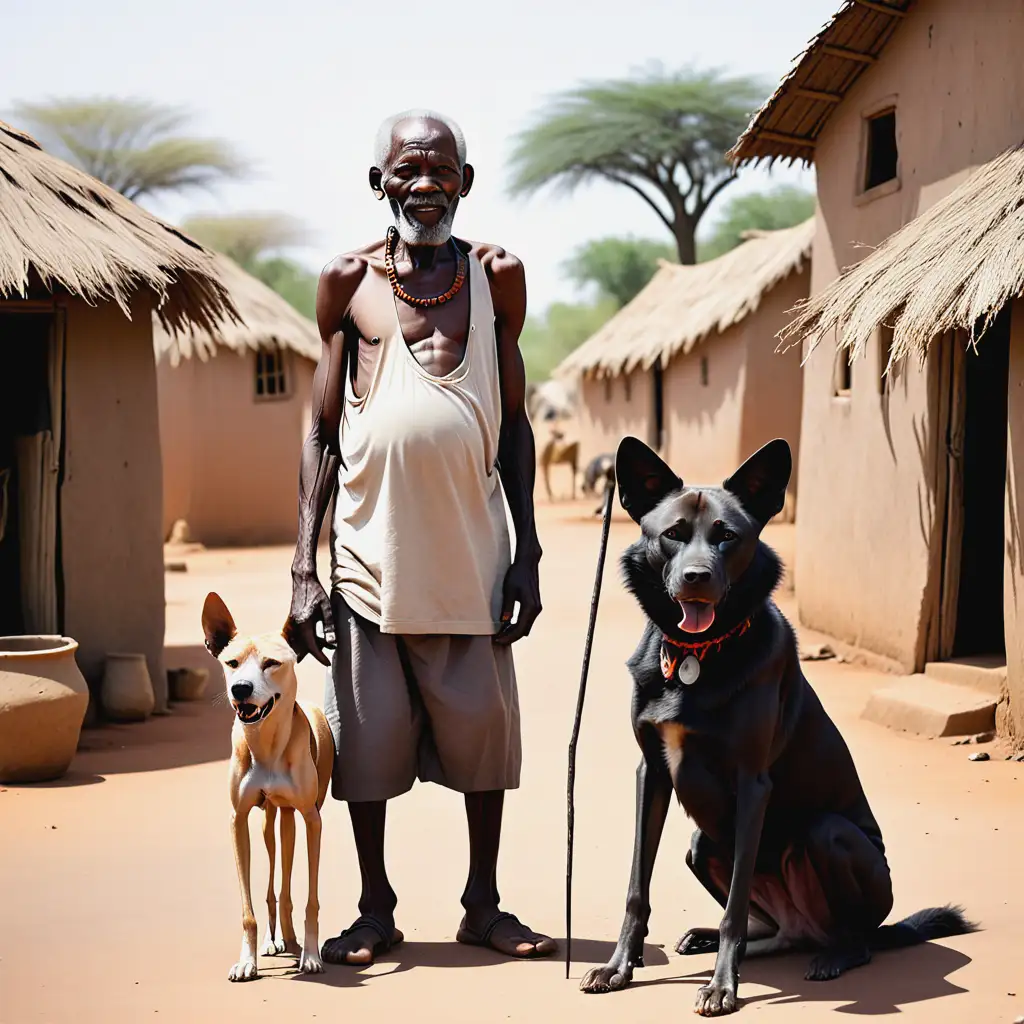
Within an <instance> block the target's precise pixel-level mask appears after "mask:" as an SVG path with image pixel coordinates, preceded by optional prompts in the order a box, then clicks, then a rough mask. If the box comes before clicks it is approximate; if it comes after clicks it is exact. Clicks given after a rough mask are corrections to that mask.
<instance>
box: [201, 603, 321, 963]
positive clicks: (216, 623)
mask: <svg viewBox="0 0 1024 1024" xmlns="http://www.w3.org/2000/svg"><path fill="white" fill-rule="evenodd" d="M203 632H204V633H205V635H206V648H207V650H208V651H209V652H210V653H211V654H212V655H213V656H214V657H215V658H216V659H217V660H218V661H219V662H220V664H221V666H222V668H223V669H224V680H225V686H226V687H227V696H228V700H229V702H230V704H231V707H232V708H233V709H234V712H235V721H234V724H233V725H232V728H231V745H232V751H231V765H230V772H229V782H228V791H229V794H230V796H231V808H232V816H231V836H232V841H233V844H234V849H235V865H236V866H237V868H238V883H239V886H240V888H241V890H242V952H241V954H240V955H239V958H238V962H237V963H235V964H234V965H233V966H232V967H231V970H230V971H229V972H228V979H229V980H230V981H251V980H252V979H253V978H255V977H256V976H257V966H256V917H255V915H254V914H253V909H252V894H251V892H250V887H249V824H248V819H249V812H250V811H251V810H252V809H253V808H254V807H262V808H263V839H264V841H265V842H266V846H267V856H268V857H269V858H270V884H269V887H268V889H267V910H268V911H269V921H268V923H267V934H266V938H265V939H264V942H263V945H262V946H261V947H260V954H261V955H262V956H274V955H275V954H277V953H284V952H286V951H289V952H292V951H296V949H297V943H296V937H295V929H294V926H293V925H292V897H291V885H292V878H291V875H292V858H293V856H294V853H295V812H296V811H298V812H299V814H301V815H302V817H303V820H304V821H305V823H306V853H307V863H308V869H309V896H308V901H307V903H306V919H305V928H304V932H303V939H302V947H301V950H299V965H298V966H299V970H300V971H301V972H302V973H303V974H319V973H320V972H322V971H323V969H324V965H323V961H322V960H321V959H320V946H319V935H318V931H319V906H320V904H319V901H318V894H317V888H318V886H317V882H318V877H319V869H320V808H321V807H322V806H323V802H324V797H325V796H326V795H327V787H328V784H329V783H330V781H331V769H332V768H333V766H334V739H333V738H332V736H331V730H330V728H329V727H328V725H327V719H326V718H325V717H324V713H323V711H321V710H320V708H318V707H314V706H312V705H301V706H300V705H299V704H298V703H297V702H296V699H295V697H296V690H297V686H298V684H297V681H296V677H295V652H294V651H293V650H292V647H291V645H290V642H289V633H290V626H289V625H286V626H285V628H284V630H283V631H282V632H280V633H266V634H263V635H260V636H244V635H239V633H238V631H237V630H236V628H235V622H234V619H232V617H231V613H230V612H229V611H228V609H227V606H226V605H225V604H224V602H223V601H222V600H221V598H220V597H219V596H218V595H217V594H209V595H208V596H207V598H206V603H205V604H204V606H203ZM278 811H280V812H281V891H280V896H279V897H278V898H277V899H275V897H274V853H275V850H274V847H275V844H274V823H275V820H276V818H277V813H278Z"/></svg>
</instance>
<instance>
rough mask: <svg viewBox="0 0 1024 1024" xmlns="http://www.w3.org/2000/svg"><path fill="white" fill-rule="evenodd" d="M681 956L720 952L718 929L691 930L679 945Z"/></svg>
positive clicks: (677, 950) (677, 949) (678, 950)
mask: <svg viewBox="0 0 1024 1024" xmlns="http://www.w3.org/2000/svg"><path fill="white" fill-rule="evenodd" d="M676 952H677V953H678V954H679V955H680V956H696V955H697V954H698V953H717V952H718V929H717V928H691V929H690V930H689V931H688V932H687V933H686V934H685V935H684V936H683V937H682V938H681V939H680V940H679V941H678V942H677V943H676Z"/></svg>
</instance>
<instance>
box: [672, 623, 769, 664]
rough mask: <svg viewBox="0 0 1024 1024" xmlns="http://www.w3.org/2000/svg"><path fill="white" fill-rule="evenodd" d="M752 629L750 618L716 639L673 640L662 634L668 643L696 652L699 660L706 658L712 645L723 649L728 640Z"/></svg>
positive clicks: (692, 652)
mask: <svg viewBox="0 0 1024 1024" xmlns="http://www.w3.org/2000/svg"><path fill="white" fill-rule="evenodd" d="M748 629H750V619H747V620H746V621H744V622H741V623H740V624H739V625H738V626H733V627H732V629H730V630H729V632H728V633H723V634H722V635H721V636H718V637H715V639H714V640H701V641H699V642H697V643H689V642H687V641H686V640H673V639H672V637H670V636H665V634H664V633H663V634H662V640H663V641H664V643H666V644H671V645H672V646H673V647H678V648H680V649H681V650H684V651H688V652H689V653H690V654H695V655H696V656H697V660H698V661H703V660H704V655H705V654H707V653H708V651H710V650H711V648H712V647H714V648H715V650H716V651H720V650H721V649H722V644H724V643H725V641H726V640H729V639H731V638H732V637H734V636H743V634H744V633H746V631H747V630H748Z"/></svg>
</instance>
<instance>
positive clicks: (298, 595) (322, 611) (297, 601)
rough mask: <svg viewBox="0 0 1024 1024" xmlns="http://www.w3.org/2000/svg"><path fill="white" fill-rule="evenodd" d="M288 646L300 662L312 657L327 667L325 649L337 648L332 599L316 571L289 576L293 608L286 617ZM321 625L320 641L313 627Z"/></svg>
mask: <svg viewBox="0 0 1024 1024" xmlns="http://www.w3.org/2000/svg"><path fill="white" fill-rule="evenodd" d="M288 622H289V626H290V629H289V634H290V643H291V645H292V649H293V650H294V651H295V654H296V655H297V657H298V660H299V661H302V659H303V658H304V657H305V656H306V655H307V654H311V655H313V657H314V658H316V660H317V661H319V662H320V664H321V665H330V663H331V662H330V659H329V658H328V657H327V655H325V654H324V649H327V648H329V649H331V650H333V649H334V647H335V645H336V642H337V641H336V637H335V632H334V613H333V612H332V611H331V599H330V598H329V597H328V596H327V591H326V590H324V588H323V587H322V586H321V585H320V580H319V579H317V575H316V573H315V572H309V573H298V574H295V573H293V574H292V607H291V611H290V612H289V615H288ZM318 622H321V623H323V628H324V635H323V639H321V638H320V637H319V636H318V635H317V632H316V624H317V623H318Z"/></svg>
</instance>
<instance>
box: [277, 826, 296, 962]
mask: <svg viewBox="0 0 1024 1024" xmlns="http://www.w3.org/2000/svg"><path fill="white" fill-rule="evenodd" d="M294 860H295V810H294V808H292V807H282V808H281V898H280V899H279V900H278V901H277V916H278V920H279V921H280V927H281V932H280V934H281V939H282V940H283V942H284V945H285V949H287V950H288V951H289V952H290V953H294V952H298V946H299V944H298V942H297V941H296V939H295V926H294V924H293V923H292V863H293V862H294Z"/></svg>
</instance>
